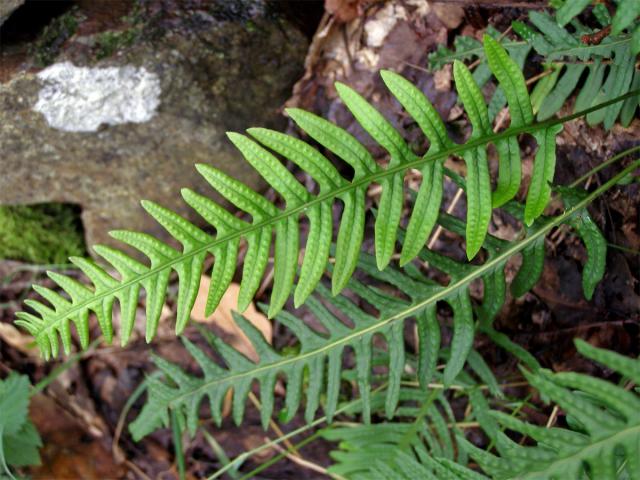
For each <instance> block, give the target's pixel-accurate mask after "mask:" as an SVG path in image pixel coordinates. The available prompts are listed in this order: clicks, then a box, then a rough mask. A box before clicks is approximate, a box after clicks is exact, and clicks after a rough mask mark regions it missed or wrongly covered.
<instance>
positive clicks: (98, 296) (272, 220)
mask: <svg viewBox="0 0 640 480" xmlns="http://www.w3.org/2000/svg"><path fill="white" fill-rule="evenodd" d="M639 94H640V89H637V90H634V91H631V92H628V93H626V94H624V95H620V96H618V97H616V98H613V99H611V100H608V101H606V102H602V103H600V104H598V105H595V106H593V107H590V108H587V109H585V110H582V111H580V112H576V113H573V114H570V115H566V116H564V117H560V118H550V119H548V120H545V121H543V122H539V123H535V124H532V125H523V126H521V127H515V128H510V129H508V130H505V131H503V132H500V133H494V134H489V135H485V136H482V137H479V138H476V139H472V140H470V141H468V142H467V143H465V144H461V145H454V146H452V147H450V148H447V149H445V150H443V151H440V152H437V153H433V154H426V155H424V156H423V157H421V158H417V159H416V160H412V161H408V162H401V163H399V164H398V165H395V166H390V167H389V168H387V169H381V170H380V171H377V172H374V173H371V174H369V175H364V176H363V177H361V178H360V179H358V180H354V181H353V182H349V183H347V184H346V185H344V186H341V187H339V188H336V189H335V190H332V191H329V192H327V193H324V194H322V193H321V194H319V195H317V196H315V197H313V198H311V199H310V200H308V201H306V202H303V203H301V204H299V205H297V206H296V207H292V208H289V209H287V210H283V211H280V212H279V213H278V214H276V215H273V216H271V217H267V218H266V219H265V220H262V221H260V222H256V223H252V224H249V225H247V226H246V227H245V228H243V229H241V230H235V231H233V232H231V233H229V234H227V235H224V236H221V237H218V238H216V239H215V240H213V241H211V242H209V243H206V244H204V245H202V246H200V247H198V248H194V249H193V250H190V251H189V252H185V253H182V254H181V255H179V256H177V257H175V258H172V259H170V260H168V261H166V262H163V263H158V264H157V265H156V266H155V267H151V268H148V269H147V270H146V271H145V272H144V273H142V274H140V275H136V276H135V277H134V278H131V279H130V280H127V281H123V282H120V283H118V284H117V285H116V286H113V287H111V288H108V289H104V290H103V291H101V292H99V293H98V292H94V294H93V295H91V297H90V298H87V299H85V300H82V301H80V302H77V303H75V304H74V305H72V306H71V307H70V308H69V309H67V310H65V311H64V312H63V313H61V314H59V315H57V316H52V317H51V320H50V322H49V323H48V324H47V325H46V326H44V327H43V328H42V330H41V331H40V332H39V335H48V332H49V331H50V330H51V329H56V330H59V327H60V324H61V323H62V322H64V321H65V320H66V319H68V318H72V317H74V316H75V315H77V314H80V313H81V312H83V311H85V310H86V309H87V308H88V307H89V306H90V305H93V304H95V303H96V302H98V301H100V300H102V299H105V298H108V297H113V296H115V294H116V292H120V291H123V290H126V289H127V288H129V287H132V286H134V285H138V284H141V283H142V282H143V281H144V280H146V279H148V278H150V277H153V276H155V275H157V274H158V273H159V272H161V271H163V270H166V269H168V268H170V267H174V266H176V265H179V264H183V263H184V262H185V261H186V260H187V259H190V258H194V257H196V256H198V255H203V254H205V253H206V252H208V251H211V250H212V249H214V247H217V246H219V245H222V244H226V243H228V242H230V241H232V240H235V239H237V238H240V237H243V236H247V235H249V234H251V233H252V232H256V231H259V230H262V229H263V228H265V227H268V226H273V225H276V224H278V223H279V222H281V221H283V220H285V219H287V218H289V217H291V216H293V215H300V214H302V213H303V212H305V211H308V210H309V209H310V208H311V207H313V206H315V205H319V204H321V203H322V202H325V201H328V200H331V199H336V198H340V197H341V196H342V195H344V194H346V193H348V192H351V191H353V190H356V189H358V188H365V187H366V186H368V185H370V184H371V183H374V182H377V183H379V182H381V181H382V180H384V179H387V178H392V177H393V176H394V175H396V174H400V173H402V172H405V171H408V170H410V169H412V168H416V169H417V168H418V167H420V166H422V165H423V164H425V163H426V162H428V161H436V160H440V159H445V158H448V157H450V156H452V155H456V156H461V155H462V154H463V153H464V152H467V151H470V150H472V149H475V148H477V147H481V146H485V145H487V144H488V143H495V142H496V141H498V140H502V139H506V138H509V137H513V136H517V135H520V134H522V133H532V132H537V131H540V130H544V129H548V128H549V127H552V126H554V125H560V124H563V123H566V122H568V121H571V120H574V119H576V118H579V117H582V116H585V115H587V114H589V113H591V112H595V111H597V110H600V109H602V108H605V107H608V106H609V105H613V104H615V103H618V102H622V101H624V100H626V99H628V98H631V97H635V96H637V95H639ZM484 273H486V272H484ZM448 293H449V292H448Z"/></svg>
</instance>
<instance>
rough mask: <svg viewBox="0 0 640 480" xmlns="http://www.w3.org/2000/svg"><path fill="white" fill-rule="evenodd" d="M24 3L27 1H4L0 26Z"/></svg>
mask: <svg viewBox="0 0 640 480" xmlns="http://www.w3.org/2000/svg"><path fill="white" fill-rule="evenodd" d="M24 2H25V0H2V2H1V3H0V25H2V24H3V23H4V22H5V20H6V19H7V18H9V15H11V14H12V13H13V12H14V11H15V10H17V9H18V7H20V6H21V5H22V4H23V3H24Z"/></svg>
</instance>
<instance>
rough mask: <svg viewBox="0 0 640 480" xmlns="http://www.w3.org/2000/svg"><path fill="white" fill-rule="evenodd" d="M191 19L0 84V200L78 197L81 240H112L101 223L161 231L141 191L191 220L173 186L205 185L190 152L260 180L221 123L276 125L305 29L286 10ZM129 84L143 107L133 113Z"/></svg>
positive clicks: (256, 184)
mask: <svg viewBox="0 0 640 480" xmlns="http://www.w3.org/2000/svg"><path fill="white" fill-rule="evenodd" d="M189 21H190V22H194V20H193V18H190V19H189ZM198 25H199V27H198V29H195V30H194V29H191V30H188V31H184V30H183V29H174V30H170V31H169V32H168V33H166V32H165V33H164V34H163V35H161V36H160V38H158V37H157V36H156V37H155V38H154V39H153V41H150V40H145V41H140V42H137V43H135V44H134V45H133V46H130V47H127V48H126V49H124V50H122V51H119V52H118V53H117V54H115V55H112V56H111V57H109V58H107V59H105V60H102V61H99V62H98V61H96V60H95V58H93V59H92V58H90V57H84V58H83V57H82V56H78V55H75V56H72V55H69V56H67V57H65V54H64V53H63V55H62V57H61V58H60V59H59V60H67V61H69V60H71V61H73V62H74V64H75V67H74V66H71V65H70V64H65V63H60V62H59V63H57V64H54V65H53V66H52V67H49V68H50V69H47V70H45V71H43V72H41V73H40V75H37V74H32V73H21V74H19V75H17V76H16V77H15V78H13V79H12V80H11V81H10V82H9V83H7V84H4V85H0V145H2V152H1V155H0V204H32V203H40V202H67V203H76V204H79V205H81V207H82V220H83V224H84V228H85V234H86V240H87V243H88V244H89V245H93V244H95V243H112V242H111V241H110V238H109V237H108V236H107V232H108V231H109V230H112V229H116V228H128V229H136V230H143V231H147V232H149V233H152V234H154V235H157V236H160V237H161V238H164V239H167V238H168V237H167V235H166V232H164V230H163V229H162V228H161V227H160V226H158V225H157V224H156V223H155V221H153V219H151V217H149V216H148V215H147V214H146V213H145V212H144V211H143V209H142V207H140V205H139V200H140V199H142V198H145V199H150V200H154V201H157V202H159V203H161V204H163V205H165V206H167V207H169V208H171V209H173V210H175V211H177V212H178V213H180V214H182V215H184V216H186V217H187V218H189V219H191V220H193V221H196V222H201V221H202V220H201V219H199V218H198V217H197V215H196V214H195V213H193V212H192V211H191V210H190V209H189V208H188V207H186V206H185V204H184V202H182V200H181V197H180V188H181V187H191V188H193V189H195V190H197V191H201V192H203V193H205V194H207V195H212V190H211V189H210V188H209V187H208V186H207V185H206V184H205V182H204V180H203V179H202V178H201V177H200V176H199V175H198V174H197V172H196V170H195V168H194V167H193V165H194V164H195V163H198V162H201V163H209V164H212V165H214V166H216V167H218V168H220V169H221V170H223V171H225V172H226V173H228V174H230V175H232V176H234V177H235V178H238V179H240V180H242V181H244V182H245V183H247V184H248V185H250V186H252V187H253V188H256V189H258V188H260V187H261V186H262V185H263V183H262V181H261V179H260V178H259V176H258V174H257V173H256V172H255V171H254V170H253V169H252V168H251V167H250V166H249V165H248V163H247V162H245V161H244V160H243V159H241V156H240V154H239V153H238V152H237V151H235V150H234V149H233V148H232V146H231V144H230V142H229V141H228V140H227V139H226V137H225V132H226V131H227V130H236V131H238V130H244V129H245V128H247V127H249V126H253V125H257V126H267V127H270V128H279V127H280V126H281V125H282V122H283V121H284V119H283V118H282V116H281V115H280V114H279V112H278V110H279V107H280V106H281V105H282V103H283V102H284V100H286V98H287V96H288V93H289V91H290V88H291V85H292V84H293V82H294V81H295V79H296V78H297V76H298V75H299V74H300V71H301V68H302V63H303V60H304V55H305V52H306V40H305V38H304V37H303V36H302V34H301V33H300V32H299V31H298V30H297V29H295V28H293V27H291V26H290V25H288V24H287V23H286V22H283V21H282V20H278V21H273V20H271V19H269V20H267V19H265V18H261V17H258V18H253V19H252V20H251V23H250V25H249V26H248V24H247V23H246V22H244V21H237V22H236V21H227V20H225V21H218V20H213V19H207V18H204V19H202V18H201V19H198ZM249 27H250V28H249ZM79 67H87V68H83V69H79ZM51 69H53V70H51ZM109 69H110V70H109ZM52 72H53V73H52ZM61 72H62V73H64V75H67V77H65V76H64V75H63V74H62V73H61ZM65 72H66V73H65ZM105 72H112V73H114V74H117V75H116V77H118V78H119V80H118V81H122V82H123V83H121V84H120V86H119V88H115V89H111V90H110V89H109V88H110V87H108V86H105V85H102V86H99V85H98V83H100V82H96V76H97V77H100V75H103V74H104V73H105ZM123 72H125V73H126V72H128V73H126V74H125V73H123ZM142 72H144V73H142ZM54 73H55V74H54ZM83 76H84V77H83ZM38 77H40V78H38ZM80 78H84V80H82V82H81V83H84V85H80V84H79V83H78V80H79V79H80ZM136 78H137V80H136ZM125 80H126V81H125ZM127 82H129V83H127ZM136 82H137V83H136ZM140 82H146V86H145V87H144V88H143V86H142V85H141V83H140ZM102 83H104V82H102ZM125 89H126V90H127V91H126V92H125V91H124V90H125ZM136 90H137V93H136ZM109 92H110V93H109ZM141 92H142V93H141ZM155 94H159V95H158V99H159V104H157V101H156V102H155V103H154V100H153V97H154V95H155ZM136 95H138V96H136ZM140 95H142V96H143V97H144V98H145V99H146V100H145V101H146V103H145V102H142V103H143V104H145V107H144V108H143V107H140V105H138V107H136V108H138V109H142V110H141V111H142V114H140V115H133V114H131V112H132V111H133V110H136V108H134V107H133V106H132V105H133V103H135V102H139V101H140ZM123 102H125V103H128V104H129V106H130V107H131V110H129V111H128V110H127V108H126V107H125V108H123ZM145 109H146V110H145ZM138 113H140V112H138ZM83 116H84V117H85V118H83ZM134 122H135V123H134Z"/></svg>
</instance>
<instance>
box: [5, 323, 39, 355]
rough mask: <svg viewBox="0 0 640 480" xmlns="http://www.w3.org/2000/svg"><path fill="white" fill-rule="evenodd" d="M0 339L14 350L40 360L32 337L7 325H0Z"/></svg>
mask: <svg viewBox="0 0 640 480" xmlns="http://www.w3.org/2000/svg"><path fill="white" fill-rule="evenodd" d="M0 339H1V340H4V341H5V342H7V343H8V344H9V345H11V346H12V347H13V348H15V349H16V350H18V351H20V352H22V353H24V354H26V355H28V356H29V357H31V358H32V359H34V360H38V359H39V358H40V354H39V353H38V349H37V348H36V346H35V343H34V341H33V337H31V336H30V335H26V334H24V333H22V332H21V331H20V330H18V329H17V328H16V327H14V326H13V325H11V324H9V323H0Z"/></svg>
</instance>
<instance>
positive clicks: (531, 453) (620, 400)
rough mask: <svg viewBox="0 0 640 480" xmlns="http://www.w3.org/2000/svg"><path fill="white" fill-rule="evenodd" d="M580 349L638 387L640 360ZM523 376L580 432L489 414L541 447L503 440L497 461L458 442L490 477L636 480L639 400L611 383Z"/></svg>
mask: <svg viewBox="0 0 640 480" xmlns="http://www.w3.org/2000/svg"><path fill="white" fill-rule="evenodd" d="M576 346H577V348H578V351H579V352H580V353H581V354H582V355H584V356H586V357H587V358H590V359H592V360H594V361H596V362H598V363H601V364H603V365H605V366H606V367H608V368H610V369H611V370H613V371H615V372H617V373H619V374H620V375H621V376H622V377H623V378H629V379H630V380H631V381H633V382H635V383H637V382H638V381H640V361H639V360H638V359H630V358H627V357H624V356H622V355H620V354H617V353H615V352H612V351H609V350H604V349H599V348H595V347H593V346H591V345H589V344H587V343H585V342H583V341H581V340H576ZM525 376H526V377H527V379H528V380H529V382H530V383H531V385H532V386H534V387H535V388H537V389H538V390H539V391H540V393H541V394H542V395H544V397H545V398H548V399H549V400H550V401H552V402H554V403H555V404H557V405H558V406H559V407H560V408H561V409H562V410H563V411H564V412H565V414H566V415H567V416H568V417H571V419H572V422H571V423H572V424H573V425H576V426H578V428H575V429H572V430H569V429H564V428H544V427H539V426H535V425H531V424H528V423H525V422H523V421H521V420H518V419H516V418H514V417H512V416H510V415H506V414H504V413H502V412H491V416H492V417H493V418H494V419H495V422H497V424H499V425H501V426H502V427H503V428H506V429H508V430H511V431H514V432H517V433H520V434H522V435H525V436H528V437H530V438H532V439H533V440H535V441H536V442H537V445H536V446H531V447H523V446H521V445H519V444H518V443H515V442H514V441H512V440H510V439H509V438H508V437H506V436H504V435H502V436H501V437H500V442H499V443H498V450H499V456H496V455H493V454H491V453H489V452H486V451H484V450H481V449H479V448H477V447H475V446H473V445H472V444H471V443H469V442H468V441H467V440H465V439H464V438H463V437H461V436H459V437H458V442H459V444H460V445H462V446H463V448H464V449H465V450H467V451H468V452H469V454H470V455H471V456H472V457H473V458H474V459H475V460H476V461H477V462H478V464H479V465H480V466H481V467H482V469H483V470H484V471H485V472H486V473H487V474H489V475H491V477H492V478H496V479H511V478H519V479H534V478H535V479H539V478H550V479H561V478H562V479H564V478H593V479H598V480H600V479H602V480H615V479H619V478H630V479H636V478H638V476H639V475H640V456H638V452H639V451H640V450H639V448H640V397H639V396H638V395H637V394H635V393H632V392H630V391H628V390H626V389H625V388H623V387H622V386H618V385H615V384H613V383H611V382H607V381H605V380H601V379H598V378H594V377H591V376H589V375H585V374H579V373H573V372H562V373H551V372H548V371H546V370H539V371H538V372H537V373H532V372H528V371H525ZM481 423H482V422H481ZM489 423H490V422H489ZM483 427H485V425H483ZM485 430H486V428H485ZM500 443H501V445H500Z"/></svg>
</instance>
